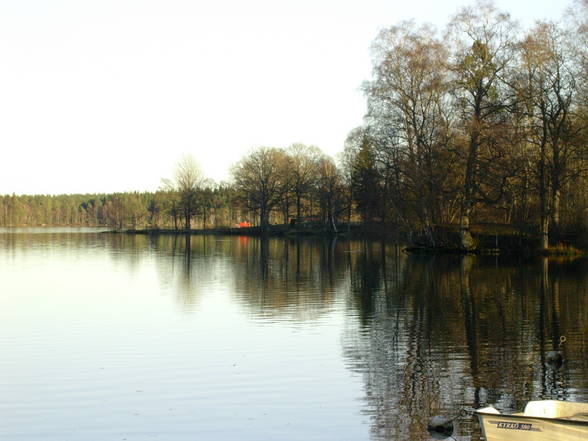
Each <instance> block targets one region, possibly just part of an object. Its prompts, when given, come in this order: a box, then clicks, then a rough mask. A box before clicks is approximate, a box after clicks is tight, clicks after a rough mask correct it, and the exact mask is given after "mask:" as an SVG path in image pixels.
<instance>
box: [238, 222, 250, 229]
mask: <svg viewBox="0 0 588 441" xmlns="http://www.w3.org/2000/svg"><path fill="white" fill-rule="evenodd" d="M250 226H251V224H250V223H249V222H239V228H245V227H250Z"/></svg>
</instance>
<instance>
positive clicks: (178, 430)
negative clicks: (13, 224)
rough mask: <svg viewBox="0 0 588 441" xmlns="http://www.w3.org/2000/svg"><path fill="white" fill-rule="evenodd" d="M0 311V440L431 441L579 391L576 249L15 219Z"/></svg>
mask: <svg viewBox="0 0 588 441" xmlns="http://www.w3.org/2000/svg"><path fill="white" fill-rule="evenodd" d="M0 320H1V322H0V323H1V324H2V325H1V326H2V328H1V330H2V332H0V354H1V355H0V439H1V440H10V441H24V440H35V441H38V440H55V441H57V440H59V441H66V440H76V441H80V440H91V441H101V440H128V441H134V440H153V439H160V440H166V441H175V440H231V441H232V440H239V441H248V440H251V441H254V440H255V441H260V440H268V441H270V440H271V441H276V440H292V441H294V440H296V441H297V440H337V441H341V440H426V439H429V436H428V434H427V433H426V430H425V428H426V422H427V420H428V419H429V417H430V416H432V415H435V414H440V413H444V414H456V413H458V411H459V409H460V408H461V407H463V406H473V407H478V406H483V405H487V404H494V405H496V406H497V407H498V408H500V409H501V410H504V411H513V410H518V409H520V408H521V407H522V406H523V405H524V404H525V402H526V401H527V400H529V399H537V398H559V399H571V400H584V401H588V347H587V343H588V263H587V262H586V261H581V260H578V261H575V262H563V261H560V262H557V261H550V262H547V261H546V260H532V261H525V262H521V261H513V260H511V261H508V260H499V259H496V258H472V257H466V258H461V257H443V258H441V257H430V256H426V257H424V256H420V257H419V256H407V255H405V254H403V253H402V252H400V251H399V249H398V248H397V247H395V246H394V245H386V244H383V243H380V242H364V241H351V242H349V241H342V240H338V241H336V242H331V241H322V240H305V241H300V242H296V241H289V240H283V239H272V240H270V241H269V242H261V241H259V240H258V239H253V238H246V237H192V238H191V240H190V242H186V240H185V238H183V237H171V236H167V237H157V238H150V237H146V236H123V235H110V234H98V233H96V232H92V230H87V229H86V230H67V229H62V230H48V229H19V230H6V229H4V230H0ZM560 335H565V336H566V337H567V342H566V343H565V345H564V348H563V349H564V351H565V355H566V360H567V361H566V363H565V364H564V366H563V367H562V368H561V369H560V370H558V371H553V370H550V369H548V368H547V367H546V366H545V364H544V362H543V358H544V354H545V352H546V351H549V350H551V349H552V348H553V346H554V345H555V346H557V341H558V339H559V336H560ZM554 342H555V343H554ZM457 435H459V436H463V437H464V438H465V439H470V438H471V439H472V440H478V439H480V434H479V429H478V425H477V422H476V421H475V420H473V419H472V418H469V417H466V418H464V419H462V420H460V422H459V425H458V428H457Z"/></svg>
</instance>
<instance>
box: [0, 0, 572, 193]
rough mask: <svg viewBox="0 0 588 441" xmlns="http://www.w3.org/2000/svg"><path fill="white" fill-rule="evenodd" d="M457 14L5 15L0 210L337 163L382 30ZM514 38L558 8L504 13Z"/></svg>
mask: <svg viewBox="0 0 588 441" xmlns="http://www.w3.org/2000/svg"><path fill="white" fill-rule="evenodd" d="M465 4H469V2H467V1H458V0H451V1H442V0H410V1H399V0H361V1H360V0H353V1H350V0H337V1H335V0H247V1H243V0H225V1H218V2H212V1H210V0H206V1H200V0H191V1H190V0H161V1H154V0H153V1H151V0H113V1H111V0H100V1H98V0H96V1H87V0H71V1H62V0H36V1H35V0H0V148H1V151H2V155H1V157H0V194H7V193H13V192H15V193H17V194H22V193H28V194H33V193H50V194H57V193H88V192H114V191H134V190H137V191H144V190H150V191H152V190H156V189H157V187H158V186H159V185H160V180H161V178H164V177H168V176H170V175H171V174H172V170H173V167H174V164H175V163H176V162H177V161H178V160H179V159H180V157H181V156H182V154H184V153H190V154H192V155H193V156H194V157H196V158H197V159H198V161H199V162H200V163H201V165H202V168H203V170H204V172H205V174H206V175H207V176H208V177H210V178H213V179H215V180H217V181H218V180H221V179H225V178H227V177H228V170H229V169H230V166H231V165H232V164H233V163H234V162H235V161H237V160H239V159H240V158H241V157H242V156H243V155H244V154H246V153H247V152H248V151H249V150H250V149H251V148H253V147H256V146H260V145H266V146H277V147H285V146H288V145H290V144H292V143H294V142H303V143H306V144H314V145H317V146H319V147H320V148H321V149H322V150H323V151H324V152H326V153H328V154H331V155H336V154H337V153H338V152H340V151H341V150H342V147H343V142H344V140H345V137H346V135H347V133H348V132H349V131H350V130H351V129H353V128H354V127H356V126H358V125H360V124H361V123H362V117H363V114H364V112H365V100H364V97H363V95H362V93H361V92H360V90H359V87H360V85H361V83H362V81H364V80H366V79H368V78H369V76H370V71H371V61H370V53H369V47H370V44H371V42H372V41H373V39H374V37H375V36H376V34H377V32H378V30H379V29H381V28H383V27H386V26H390V25H392V24H394V23H396V22H398V21H400V20H405V19H410V18H414V19H415V20H416V21H417V22H431V23H435V24H437V25H439V26H443V25H444V24H445V23H446V22H447V21H448V18H449V17H450V16H451V15H453V14H454V13H455V12H456V11H457V10H458V9H459V7H460V6H463V5H465ZM496 4H497V5H498V6H499V7H500V8H502V9H503V10H506V11H509V12H511V14H512V15H513V16H514V17H515V18H517V19H519V20H520V21H521V22H522V23H523V24H524V25H526V24H531V23H532V22H533V21H534V20H536V19H541V18H550V19H558V18H559V17H560V16H561V14H562V11H563V9H564V8H565V7H566V6H568V5H569V2H566V1H559V0H558V1H556V0H516V1H515V0H510V1H509V0H501V1H497V2H496Z"/></svg>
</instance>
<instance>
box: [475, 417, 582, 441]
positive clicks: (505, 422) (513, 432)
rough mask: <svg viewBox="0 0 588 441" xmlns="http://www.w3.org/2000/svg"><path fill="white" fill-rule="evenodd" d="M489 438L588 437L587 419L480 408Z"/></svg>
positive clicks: (552, 440) (547, 440) (564, 440)
mask: <svg viewBox="0 0 588 441" xmlns="http://www.w3.org/2000/svg"><path fill="white" fill-rule="evenodd" d="M478 419H479V420H480V426H481V427H482V434H483V436H484V438H485V439H486V440H487V441H586V440H588V422H584V421H573V420H568V419H565V418H540V417H526V416H522V415H508V414H506V415H504V414H494V413H492V414H489V413H488V414H486V413H481V412H478Z"/></svg>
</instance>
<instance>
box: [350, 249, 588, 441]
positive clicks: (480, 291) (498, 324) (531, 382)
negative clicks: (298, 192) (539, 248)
mask: <svg viewBox="0 0 588 441" xmlns="http://www.w3.org/2000/svg"><path fill="white" fill-rule="evenodd" d="M348 259H349V262H348V268H349V271H350V279H351V284H350V286H351V289H350V300H351V303H350V304H351V305H352V306H353V308H355V309H356V310H357V312H356V316H354V315H351V316H350V319H349V320H348V322H347V329H346V332H345V338H344V349H345V356H346V357H347V360H348V363H349V366H350V368H351V369H352V370H353V371H355V372H358V373H360V374H361V375H362V376H363V379H364V383H365V401H366V408H365V409H366V410H365V412H366V414H367V415H369V416H370V418H371V426H372V435H373V439H377V440H380V439H381V440H384V439H386V440H389V439H398V440H404V439H406V440H408V439H427V438H428V434H427V433H426V422H427V419H428V418H429V417H430V416H432V415H436V414H449V415H452V414H457V413H458V411H459V409H460V408H461V407H463V406H472V407H479V406H485V405H490V404H493V405H496V406H497V407H498V408H500V409H502V410H504V411H513V410H519V409H520V408H522V407H523V406H524V404H525V403H526V401H528V400H531V399H543V398H554V399H571V400H580V401H587V400H588V364H587V361H586V360H587V358H588V357H587V355H588V353H587V352H588V351H587V348H586V342H587V337H588V296H587V294H588V288H587V287H588V283H587V282H588V276H587V275H586V269H588V267H587V263H586V261H576V262H552V263H551V264H550V265H549V266H548V263H547V259H543V260H533V261H528V262H522V261H512V260H511V261H509V260H498V261H497V260H496V259H495V258H491V259H490V258H485V257H476V256H464V257H459V256H444V257H440V256H406V255H399V254H398V253H396V252H395V247H393V246H388V247H387V248H385V249H384V248H382V247H378V246H377V245H376V244H374V243H367V244H364V245H363V246H362V247H361V250H360V252H358V253H351V254H350V255H349V257H348ZM355 317H357V319H355ZM560 335H566V336H567V342H566V343H565V348H564V353H565V356H566V358H567V360H566V362H565V363H564V364H563V366H562V367H561V368H560V369H553V368H551V367H549V366H548V365H547V364H546V363H545V353H546V352H547V351H549V350H552V349H554V348H557V346H558V343H559V337H560ZM457 433H461V434H463V435H469V434H471V435H472V437H473V439H479V436H480V434H479V429H478V427H477V423H476V421H474V420H473V419H471V418H465V419H462V420H461V421H460V423H459V425H458V428H457Z"/></svg>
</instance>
